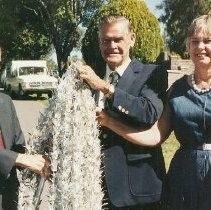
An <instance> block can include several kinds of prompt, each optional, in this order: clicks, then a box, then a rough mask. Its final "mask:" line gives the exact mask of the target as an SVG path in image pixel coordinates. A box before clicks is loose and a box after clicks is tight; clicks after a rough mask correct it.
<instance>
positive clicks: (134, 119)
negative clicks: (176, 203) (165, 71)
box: [78, 15, 165, 210]
mask: <svg viewBox="0 0 211 210" xmlns="http://www.w3.org/2000/svg"><path fill="white" fill-rule="evenodd" d="M140 30H141V29H140ZM135 39H136V36H135V33H134V32H133V30H132V27H131V24H130V22H129V20H128V19H126V18H125V17H123V16H117V15H109V16H106V17H104V18H102V20H101V22H100V24H99V45H100V50H101V54H102V57H103V59H104V60H105V62H106V75H105V77H104V78H103V79H101V78H100V77H98V76H97V74H96V73H95V71H94V70H93V69H92V68H91V67H90V66H88V65H82V66H80V67H78V72H79V76H80V78H81V79H82V80H84V81H85V82H86V83H88V84H89V85H90V87H91V88H92V89H93V90H95V91H96V95H97V93H99V97H98V106H99V107H98V108H97V110H98V111H99V109H102V108H103V109H104V110H105V111H106V112H109V114H110V115H111V116H113V117H115V118H117V119H118V120H121V121H123V122H124V123H126V124H129V125H132V126H134V127H136V126H137V127H140V126H141V127H143V128H148V127H150V126H151V125H153V124H154V122H155V121H156V120H157V119H158V118H159V117H160V115H161V113H162V110H163V102H162V100H161V97H160V96H161V95H162V94H163V93H164V92H165V91H162V90H161V89H160V88H158V86H157V84H158V80H157V81H155V79H156V76H157V72H158V71H159V66H157V65H154V64H147V65H146V64H142V63H141V62H140V61H138V60H136V59H132V60H131V58H130V56H129V51H130V48H131V47H133V46H134V44H135ZM114 77H117V80H115V79H114ZM163 77H164V75H163ZM112 80H113V81H112ZM114 80H115V81H114ZM163 85H164V84H163ZM98 111H97V112H96V113H98ZM100 139H101V144H102V153H103V160H102V162H103V166H104V167H103V168H104V176H103V189H104V191H105V199H104V201H103V202H104V204H103V206H104V208H105V209H110V210H113V209H119V210H120V209H121V210H127V209H134V210H135V209H137V210H158V209H160V208H161V204H160V200H161V191H162V181H163V178H164V177H165V166H164V159H163V155H162V151H161V147H160V146H158V147H156V148H150V147H143V146H139V145H137V144H133V143H131V142H129V141H127V140H126V139H124V138H122V137H121V136H119V135H117V134H116V133H115V132H113V131H112V130H109V129H106V128H105V127H102V128H101V134H100Z"/></svg>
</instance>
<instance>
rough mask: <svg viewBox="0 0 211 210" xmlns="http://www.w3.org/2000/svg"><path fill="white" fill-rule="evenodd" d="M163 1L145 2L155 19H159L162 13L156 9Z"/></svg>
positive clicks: (149, 0) (151, 0)
mask: <svg viewBox="0 0 211 210" xmlns="http://www.w3.org/2000/svg"><path fill="white" fill-rule="evenodd" d="M161 2H162V0H145V3H146V5H147V7H148V8H149V10H150V11H151V12H152V13H153V14H154V15H155V17H157V18H159V16H160V14H161V11H160V10H158V9H156V6H157V5H159V4H160V3H161Z"/></svg>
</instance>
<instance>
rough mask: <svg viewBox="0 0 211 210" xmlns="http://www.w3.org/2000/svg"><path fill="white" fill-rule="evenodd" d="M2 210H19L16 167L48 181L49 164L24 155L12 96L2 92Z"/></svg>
mask: <svg viewBox="0 0 211 210" xmlns="http://www.w3.org/2000/svg"><path fill="white" fill-rule="evenodd" d="M0 107H1V108H0V210H16V209H18V208H17V203H18V187H19V182H18V178H17V173H16V168H17V167H20V168H27V169H29V170H31V171H33V172H35V173H37V174H40V175H41V176H44V177H45V178H47V177H48V176H49V175H50V169H49V165H50V163H49V161H48V160H47V159H45V158H43V157H42V155H38V154H37V155H28V154H24V153H25V140H24V136H23V133H22V130H21V128H20V124H19V120H18V118H17V115H16V111H15V107H14V105H13V103H12V100H11V98H10V97H9V96H7V95H5V94H3V93H0Z"/></svg>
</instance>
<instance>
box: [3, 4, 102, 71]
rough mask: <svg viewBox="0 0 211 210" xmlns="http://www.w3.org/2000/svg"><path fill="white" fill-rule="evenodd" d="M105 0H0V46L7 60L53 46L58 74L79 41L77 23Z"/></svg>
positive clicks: (39, 52) (26, 55)
mask: <svg viewBox="0 0 211 210" xmlns="http://www.w3.org/2000/svg"><path fill="white" fill-rule="evenodd" d="M104 2H105V0H71V1H70V0H42V1H41V0H34V1H31V0H0V20H1V22H0V26H1V27H0V44H1V45H0V46H1V47H3V48H4V55H5V56H6V57H7V58H6V59H10V58H14V57H19V58H23V59H24V58H28V57H31V58H34V57H39V56H40V55H41V54H42V55H43V54H47V53H48V52H49V50H50V49H51V46H53V47H54V48H55V51H56V54H57V60H58V66H59V70H60V75H61V74H62V63H63V64H65V63H66V62H67V60H68V56H69V55H70V52H71V51H72V50H73V48H74V47H75V46H76V45H77V43H78V41H79V40H80V36H81V34H80V30H78V26H80V25H81V24H84V25H86V24H88V21H89V19H90V18H91V17H92V16H93V15H94V13H95V11H96V10H97V9H98V8H99V7H100V6H101V5H102V4H103V3H104ZM30 49H31V50H30Z"/></svg>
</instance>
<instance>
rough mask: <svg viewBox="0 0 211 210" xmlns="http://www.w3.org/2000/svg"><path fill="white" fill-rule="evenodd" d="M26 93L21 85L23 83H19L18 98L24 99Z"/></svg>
mask: <svg viewBox="0 0 211 210" xmlns="http://www.w3.org/2000/svg"><path fill="white" fill-rule="evenodd" d="M24 95H25V93H24V91H23V89H22V87H21V85H19V88H18V98H20V99H22V98H23V97H24Z"/></svg>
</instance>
